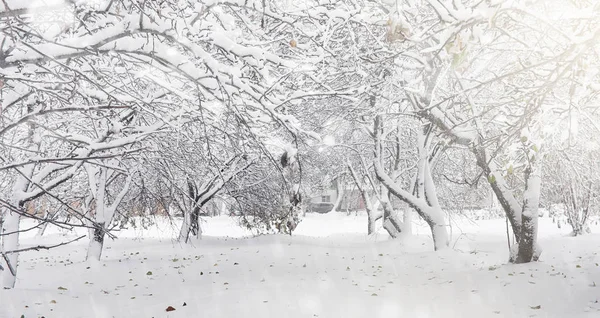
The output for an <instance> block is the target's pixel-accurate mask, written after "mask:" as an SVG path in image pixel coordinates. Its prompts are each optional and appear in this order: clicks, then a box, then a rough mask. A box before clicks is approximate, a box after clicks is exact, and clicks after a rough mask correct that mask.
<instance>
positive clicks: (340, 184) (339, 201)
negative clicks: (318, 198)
mask: <svg viewBox="0 0 600 318" xmlns="http://www.w3.org/2000/svg"><path fill="white" fill-rule="evenodd" d="M340 179H341V177H338V178H337V179H336V180H335V182H336V184H337V191H336V195H337V197H336V198H335V203H334V204H333V208H331V211H329V212H335V211H337V210H338V209H339V208H340V205H341V204H342V199H343V198H344V184H343V182H341V181H340Z"/></svg>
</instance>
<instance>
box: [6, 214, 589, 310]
mask: <svg viewBox="0 0 600 318" xmlns="http://www.w3.org/2000/svg"><path fill="white" fill-rule="evenodd" d="M310 218H312V220H306V222H315V223H316V222H317V221H318V222H319V224H322V223H324V222H323V220H324V219H327V218H333V217H332V216H311V217H310ZM335 218H336V219H343V222H347V223H348V224H346V225H347V226H345V227H343V229H345V230H346V231H348V232H346V233H343V232H344V231H342V230H340V228H338V227H336V228H337V229H338V230H337V234H335V235H333V236H330V237H325V238H323V237H314V236H318V235H316V234H317V233H308V230H307V229H308V228H310V229H311V231H317V232H318V231H319V228H318V227H315V226H314V224H313V225H310V224H308V223H307V224H306V225H305V226H306V233H305V234H307V235H308V234H311V235H312V237H309V236H294V237H288V236H263V237H258V238H247V239H242V238H215V237H208V238H205V239H203V240H201V241H197V242H195V243H194V245H195V246H183V247H182V246H180V245H179V244H178V243H173V242H172V241H171V240H169V239H162V240H161V239H157V238H152V239H143V240H135V239H119V240H116V241H114V242H108V247H109V249H107V250H106V251H105V254H104V256H103V263H102V264H101V265H96V266H94V265H89V264H88V263H86V262H84V258H85V251H84V249H83V248H82V247H81V246H77V245H71V246H67V247H65V248H61V249H60V250H58V249H57V250H53V251H50V252H39V253H28V254H25V256H24V257H23V263H22V264H23V266H22V267H21V273H20V279H19V281H18V288H17V289H15V290H12V291H0V297H1V298H0V304H1V307H0V317H19V316H20V315H21V314H24V316H25V317H40V316H44V317H332V318H333V317H600V303H598V302H599V301H600V286H599V287H595V286H594V285H595V283H597V284H600V267H598V264H597V263H599V262H600V256H599V255H598V254H597V251H600V235H588V236H584V237H579V238H571V237H564V236H563V234H561V233H559V232H557V230H553V225H552V224H551V222H546V223H542V229H541V230H542V231H544V230H546V233H548V234H547V235H541V236H542V238H541V244H542V245H543V246H544V247H545V251H544V254H543V258H542V262H539V263H535V264H528V265H505V262H506V257H507V252H506V241H505V237H503V236H502V235H501V234H502V229H503V228H502V223H501V221H502V220H492V221H481V222H479V223H478V224H471V225H465V227H464V228H463V231H466V232H467V233H468V234H466V235H462V236H461V238H460V240H459V242H458V243H456V250H454V251H448V252H444V253H433V252H429V249H430V248H431V245H430V242H429V239H428V238H427V237H426V236H425V235H422V236H417V237H414V238H410V239H408V240H404V241H403V242H395V241H388V240H386V239H385V238H384V236H383V235H381V236H380V237H378V238H376V239H373V238H366V237H365V236H364V235H363V234H360V233H356V232H358V231H359V227H361V226H362V225H364V223H361V220H362V219H361V218H360V217H342V216H335ZM216 221H217V220H215V222H216ZM546 221H547V220H546ZM209 222H211V221H210V220H209ZM209 225H211V224H208V225H207V226H209ZM308 225H310V226H308ZM352 226H356V230H355V229H354V228H353V227H352ZM215 227H218V226H217V225H215ZM330 227H331V226H330ZM207 228H208V227H207ZM315 229H316V230H315ZM235 231H237V230H235ZM302 231H304V230H303V229H302V228H299V232H302ZM323 231H324V229H321V232H323ZM352 231H355V232H354V234H352V233H351V232H352ZM236 233H238V234H239V233H240V232H236ZM542 233H543V232H542ZM332 234H334V233H329V235H332ZM52 239H57V240H58V239H59V237H58V236H50V237H48V238H46V240H52ZM29 240H30V242H34V241H35V239H33V238H31V239H29ZM376 241H378V242H376ZM453 243H454V241H453ZM82 244H84V243H82ZM88 267H89V268H88ZM150 272H151V275H150ZM59 288H60V289H59ZM63 288H64V289H63ZM184 303H186V306H183V304H184ZM168 306H173V307H174V308H175V309H176V310H175V311H171V312H166V311H165V309H166V308H167V307H168ZM538 306H539V307H538Z"/></svg>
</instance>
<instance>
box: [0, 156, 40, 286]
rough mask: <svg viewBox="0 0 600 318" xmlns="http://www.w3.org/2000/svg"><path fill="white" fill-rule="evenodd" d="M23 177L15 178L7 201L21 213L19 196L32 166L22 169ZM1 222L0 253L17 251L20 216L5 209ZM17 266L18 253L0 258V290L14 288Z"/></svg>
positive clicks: (31, 172) (21, 202)
mask: <svg viewBox="0 0 600 318" xmlns="http://www.w3.org/2000/svg"><path fill="white" fill-rule="evenodd" d="M21 173H22V174H23V175H20V176H19V177H17V180H16V181H15V183H14V185H13V189H12V198H11V200H10V201H9V202H10V204H11V205H12V207H13V208H16V209H18V210H19V211H22V210H23V208H24V207H25V202H24V201H22V200H21V198H20V196H21V195H22V194H23V193H25V191H26V190H27V188H28V187H29V178H31V175H32V174H33V166H32V165H30V166H27V167H24V168H23V171H22V172H21ZM25 176H27V177H25ZM2 213H3V214H2V216H1V217H0V218H1V219H2V220H0V221H1V222H0V223H1V227H0V241H2V244H0V252H3V253H6V252H11V251H16V250H18V249H19V224H20V222H21V214H19V213H18V212H16V211H13V210H11V209H9V208H8V207H5V208H4V209H3V211H2ZM18 265H19V253H10V254H4V257H0V266H1V267H3V268H4V270H0V288H3V289H10V288H14V287H15V283H16V279H17V267H18Z"/></svg>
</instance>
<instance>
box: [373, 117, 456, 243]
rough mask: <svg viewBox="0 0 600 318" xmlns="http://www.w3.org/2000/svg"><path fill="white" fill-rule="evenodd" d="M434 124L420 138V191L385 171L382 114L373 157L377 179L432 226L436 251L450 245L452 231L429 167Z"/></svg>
mask: <svg viewBox="0 0 600 318" xmlns="http://www.w3.org/2000/svg"><path fill="white" fill-rule="evenodd" d="M431 128H432V127H431V125H425V126H424V129H423V131H421V133H420V135H419V138H418V150H419V151H418V153H419V161H418V163H417V170H418V171H417V179H416V193H417V195H416V196H415V195H413V193H411V192H408V191H406V190H403V189H402V187H401V186H400V185H398V184H397V183H396V181H394V180H393V179H392V178H391V177H390V176H389V175H388V174H387V173H386V171H385V170H384V168H383V164H382V162H381V158H382V156H383V155H382V145H381V143H382V139H383V137H382V134H383V126H382V118H381V115H378V116H376V117H375V125H374V140H375V152H374V154H375V157H374V160H373V166H374V167H375V173H376V175H377V178H378V179H379V180H380V181H381V182H382V184H383V185H384V186H386V187H387V188H388V190H389V191H390V193H392V194H393V195H395V196H396V197H397V198H398V199H400V200H402V201H404V202H406V203H407V204H408V205H409V206H410V207H412V208H414V209H415V211H417V213H418V214H419V216H421V217H422V218H423V220H425V221H426V222H427V224H428V225H429V227H430V228H431V234H432V238H433V243H434V248H435V250H436V251H437V250H442V249H446V248H448V246H449V243H450V242H449V238H448V231H447V229H446V221H445V218H444V212H443V211H442V209H441V207H440V205H439V202H438V199H437V193H436V189H435V185H434V183H433V178H432V176H431V170H430V168H429V154H428V149H429V143H430V140H429V138H430V136H431Z"/></svg>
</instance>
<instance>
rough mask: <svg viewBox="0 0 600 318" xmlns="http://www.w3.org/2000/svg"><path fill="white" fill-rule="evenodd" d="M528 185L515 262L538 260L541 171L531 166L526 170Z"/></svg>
mask: <svg viewBox="0 0 600 318" xmlns="http://www.w3.org/2000/svg"><path fill="white" fill-rule="evenodd" d="M525 178H526V186H525V193H524V194H523V196H524V198H523V213H522V220H521V222H522V225H521V239H520V240H519V241H518V246H519V247H518V254H517V257H516V259H515V263H529V262H531V261H536V260H537V258H538V257H539V255H537V254H538V253H536V243H537V242H536V241H537V229H538V207H539V202H540V192H541V191H540V184H541V180H540V179H541V178H540V175H539V171H538V170H537V169H535V168H534V167H529V168H528V170H527V171H526V172H525Z"/></svg>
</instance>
